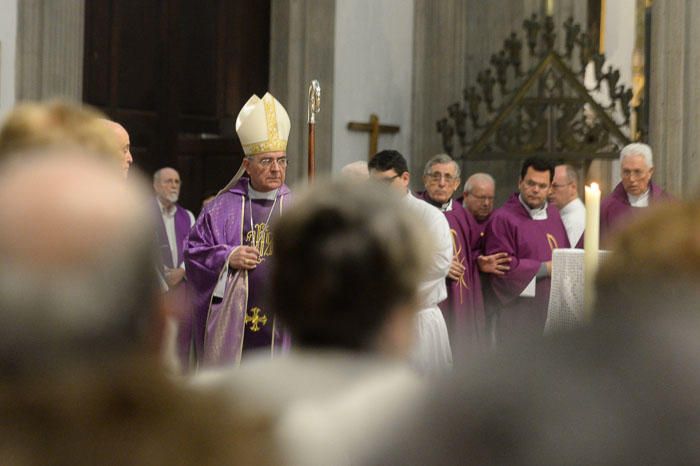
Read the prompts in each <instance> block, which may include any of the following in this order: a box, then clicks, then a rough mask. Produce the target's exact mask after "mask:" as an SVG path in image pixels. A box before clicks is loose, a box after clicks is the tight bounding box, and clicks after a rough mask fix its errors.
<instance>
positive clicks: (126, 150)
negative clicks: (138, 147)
mask: <svg viewBox="0 0 700 466" xmlns="http://www.w3.org/2000/svg"><path fill="white" fill-rule="evenodd" d="M110 123H111V125H110V126H111V128H112V131H114V134H115V135H116V136H117V143H118V144H119V149H121V151H122V172H123V173H124V177H125V178H126V176H127V175H128V174H129V167H131V164H132V163H134V158H133V157H132V156H131V140H130V139H129V133H127V132H126V130H125V129H124V127H123V126H122V125H120V124H119V123H117V122H116V121H111V122H110Z"/></svg>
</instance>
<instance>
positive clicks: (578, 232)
mask: <svg viewBox="0 0 700 466" xmlns="http://www.w3.org/2000/svg"><path fill="white" fill-rule="evenodd" d="M578 186H579V182H578V173H577V172H576V169H575V168H574V167H572V166H571V165H569V164H562V165H557V166H556V168H555V169H554V181H553V182H552V191H551V192H550V193H549V202H551V203H552V204H554V205H555V206H556V207H557V209H559V215H561V220H562V222H564V228H566V234H567V235H568V236H569V244H570V245H571V247H574V246H576V245H577V244H579V241H582V240H581V238H582V237H583V230H585V228H586V206H585V205H583V202H582V201H581V198H579V197H578Z"/></svg>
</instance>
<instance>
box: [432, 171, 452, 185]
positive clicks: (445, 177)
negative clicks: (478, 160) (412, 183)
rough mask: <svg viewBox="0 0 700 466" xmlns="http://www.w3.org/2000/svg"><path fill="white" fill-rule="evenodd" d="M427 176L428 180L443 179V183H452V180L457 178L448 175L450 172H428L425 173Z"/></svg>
mask: <svg viewBox="0 0 700 466" xmlns="http://www.w3.org/2000/svg"><path fill="white" fill-rule="evenodd" d="M426 176H427V177H428V178H430V181H432V182H434V183H439V182H440V180H445V183H452V182H453V181H454V180H456V179H457V178H456V177H454V176H452V175H450V174H444V175H443V174H442V173H428V174H427V175H426Z"/></svg>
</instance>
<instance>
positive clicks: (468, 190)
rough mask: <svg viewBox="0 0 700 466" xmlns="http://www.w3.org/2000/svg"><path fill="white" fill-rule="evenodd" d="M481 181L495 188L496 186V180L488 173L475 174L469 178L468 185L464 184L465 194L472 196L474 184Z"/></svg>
mask: <svg viewBox="0 0 700 466" xmlns="http://www.w3.org/2000/svg"><path fill="white" fill-rule="evenodd" d="M479 181H481V182H485V183H491V184H492V185H493V186H494V187H495V186H496V180H494V179H493V176H491V175H489V174H488V173H474V174H473V175H472V176H470V177H469V178H467V181H466V183H464V192H465V193H467V194H471V192H472V189H474V183H475V182H479Z"/></svg>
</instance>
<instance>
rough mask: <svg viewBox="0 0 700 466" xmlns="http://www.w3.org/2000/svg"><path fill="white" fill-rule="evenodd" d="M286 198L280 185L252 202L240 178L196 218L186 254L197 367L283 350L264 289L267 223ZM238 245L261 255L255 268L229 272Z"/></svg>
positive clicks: (286, 190)
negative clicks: (249, 353)
mask: <svg viewBox="0 0 700 466" xmlns="http://www.w3.org/2000/svg"><path fill="white" fill-rule="evenodd" d="M289 195H290V191H289V188H288V187H287V186H286V185H282V186H281V187H280V188H279V189H278V190H277V193H276V196H275V199H274V200H273V199H251V198H250V197H249V196H248V178H245V177H244V178H241V179H240V180H239V181H238V183H236V185H234V186H233V187H232V188H231V189H229V190H228V191H226V192H224V193H221V194H219V195H218V196H217V197H216V198H215V199H214V200H213V201H211V202H210V203H209V204H207V205H206V206H205V207H204V209H203V210H202V213H201V214H200V215H199V218H198V219H197V222H196V223H195V226H194V228H193V229H192V232H191V233H190V236H189V240H188V243H187V249H186V250H185V263H186V269H187V283H188V293H189V295H190V299H191V301H192V304H193V308H194V329H193V340H194V343H195V345H194V346H195V351H196V358H197V362H198V364H200V365H203V366H223V365H232V364H238V363H239V362H240V360H241V357H242V354H243V353H244V352H247V351H250V350H260V349H269V351H270V352H271V353H272V352H274V351H276V350H277V349H282V348H284V347H286V346H288V344H289V342H288V341H287V338H286V336H285V338H284V341H283V338H282V336H283V332H281V331H280V329H279V328H278V327H277V326H276V325H275V318H274V312H272V310H271V309H270V308H269V306H268V305H267V299H266V295H265V289H266V286H267V283H268V274H269V267H270V256H271V255H272V241H271V240H272V238H271V236H270V224H271V223H272V222H273V221H274V219H275V218H276V217H278V216H279V214H280V213H281V212H282V210H283V209H284V205H285V201H286V200H287V199H288V198H289ZM241 245H247V246H251V245H252V246H255V247H256V248H257V249H258V251H259V252H260V256H261V259H262V262H260V264H258V266H257V267H256V268H255V269H253V270H248V271H246V270H234V269H230V268H229V266H228V258H229V256H230V255H231V253H232V252H233V250H234V249H235V248H236V247H237V246H241ZM220 280H221V283H222V284H223V283H224V282H225V288H223V289H219V288H217V283H219V282H220ZM217 294H221V296H215V295H217Z"/></svg>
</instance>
